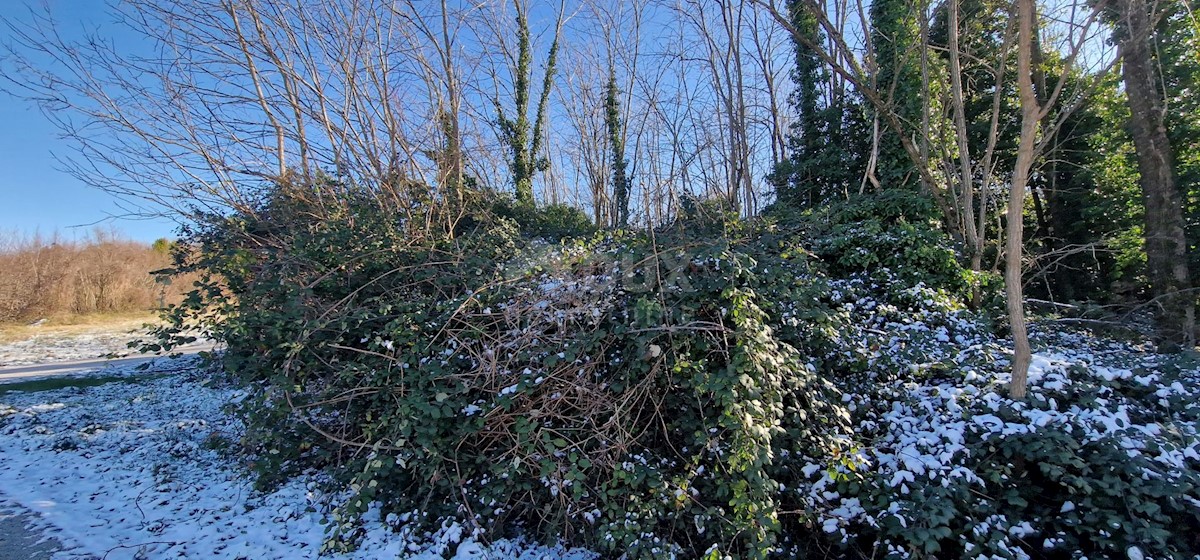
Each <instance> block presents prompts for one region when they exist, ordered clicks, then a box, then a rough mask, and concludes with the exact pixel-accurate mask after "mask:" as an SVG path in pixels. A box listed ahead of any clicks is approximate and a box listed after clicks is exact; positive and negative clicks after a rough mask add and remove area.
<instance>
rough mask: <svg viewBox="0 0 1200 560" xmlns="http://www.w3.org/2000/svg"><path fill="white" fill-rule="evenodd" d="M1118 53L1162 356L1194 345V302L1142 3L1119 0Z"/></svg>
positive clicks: (1149, 19) (1146, 8)
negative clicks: (1164, 353) (1143, 203)
mask: <svg viewBox="0 0 1200 560" xmlns="http://www.w3.org/2000/svg"><path fill="white" fill-rule="evenodd" d="M1118 7H1119V9H1120V18H1121V21H1120V25H1121V26H1123V27H1124V29H1123V30H1121V31H1123V32H1122V33H1121V34H1120V49H1121V58H1122V62H1123V66H1122V68H1123V70H1122V74H1123V78H1124V80H1125V91H1126V97H1127V98H1128V101H1129V133H1130V136H1132V137H1133V146H1134V150H1135V151H1136V152H1137V161H1138V175H1139V178H1138V182H1139V183H1140V184H1141V187H1142V197H1143V199H1144V200H1145V203H1146V230H1145V235H1146V268H1147V274H1148V276H1149V280H1150V286H1151V290H1152V294H1153V296H1154V301H1155V303H1156V306H1155V309H1156V311H1157V321H1155V323H1156V331H1157V332H1156V337H1157V339H1158V343H1159V345H1160V347H1161V348H1162V349H1163V350H1166V351H1178V350H1180V349H1182V348H1185V347H1187V348H1190V347H1192V346H1193V345H1194V342H1195V339H1194V336H1195V334H1194V329H1195V298H1194V297H1193V296H1192V294H1191V292H1190V291H1188V289H1189V288H1190V287H1191V279H1190V278H1189V276H1188V267H1187V262H1188V261H1187V239H1186V238H1185V237H1184V228H1183V224H1184V222H1183V200H1182V198H1181V196H1180V194H1179V189H1178V188H1177V187H1176V185H1175V176H1174V161H1173V157H1172V153H1171V145H1170V141H1169V140H1168V139H1167V128H1166V125H1165V124H1164V122H1163V97H1162V94H1161V92H1159V91H1158V87H1157V80H1156V77H1155V72H1154V60H1153V55H1152V51H1151V44H1150V38H1151V36H1152V33H1153V31H1154V21H1153V18H1152V17H1151V9H1150V6H1148V5H1147V3H1146V0H1122V1H1121V2H1120V3H1119V4H1118Z"/></svg>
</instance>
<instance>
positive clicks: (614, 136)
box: [604, 66, 633, 227]
mask: <svg viewBox="0 0 1200 560" xmlns="http://www.w3.org/2000/svg"><path fill="white" fill-rule="evenodd" d="M604 123H605V125H606V126H607V128H608V144H609V147H610V148H611V149H612V175H613V177H612V180H613V206H614V208H613V212H612V219H613V224H612V225H613V227H625V226H627V225H629V193H630V191H632V190H633V189H632V185H631V184H630V180H629V172H628V170H627V167H628V164H627V162H626V160H625V140H624V139H623V138H622V136H621V102H620V101H619V100H618V99H617V73H616V69H615V68H612V67H611V66H610V67H609V69H608V85H607V86H606V87H605V95H604Z"/></svg>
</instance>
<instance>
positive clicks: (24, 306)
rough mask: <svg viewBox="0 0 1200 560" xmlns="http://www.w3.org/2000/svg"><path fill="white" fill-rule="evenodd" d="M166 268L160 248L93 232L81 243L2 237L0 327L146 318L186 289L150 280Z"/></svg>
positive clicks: (57, 238)
mask: <svg viewBox="0 0 1200 560" xmlns="http://www.w3.org/2000/svg"><path fill="white" fill-rule="evenodd" d="M169 264H170V256H169V255H168V254H167V251H166V250H165V247H163V246H160V247H153V246H150V245H147V244H144V243H138V242H135V241H129V240H127V239H123V238H122V237H121V236H120V235H118V234H116V233H114V232H112V231H105V230H97V231H95V232H93V233H92V235H90V236H88V237H87V238H85V239H83V240H81V241H72V240H66V239H63V238H62V237H61V236H59V235H57V234H56V235H52V236H48V237H47V236H42V235H32V236H28V235H19V234H7V235H5V234H0V325H4V324H22V323H31V322H34V321H38V320H45V321H46V324H48V325H55V324H57V325H60V326H68V325H75V326H80V325H86V324H88V323H95V322H99V323H109V322H111V320H112V319H113V318H115V317H120V316H122V315H137V316H141V317H145V316H147V315H148V314H149V312H150V311H151V310H153V309H155V308H157V307H159V306H160V305H162V304H163V303H170V302H172V301H176V300H177V299H178V298H179V294H180V287H181V286H183V285H185V284H184V283H181V282H176V283H174V284H173V285H167V284H164V283H160V282H159V280H158V279H156V278H155V277H154V276H153V275H152V274H150V273H151V272H152V271H155V270H159V269H162V268H165V267H166V266H168V265H169ZM4 330H5V331H9V330H11V329H10V328H4Z"/></svg>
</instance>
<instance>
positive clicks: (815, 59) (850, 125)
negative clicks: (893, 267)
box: [768, 0, 868, 208]
mask: <svg viewBox="0 0 1200 560" xmlns="http://www.w3.org/2000/svg"><path fill="white" fill-rule="evenodd" d="M788 9H789V11H790V15H791V19H792V25H793V26H795V28H796V29H797V30H799V31H800V32H801V33H802V34H803V35H805V36H807V37H809V38H810V40H811V41H813V42H814V43H815V42H817V41H820V40H821V33H820V30H819V29H818V25H817V20H816V18H815V17H814V15H813V14H812V12H811V11H810V10H809V9H808V7H806V5H805V3H804V2H802V1H800V0H790V1H789V2H788ZM792 45H793V49H794V51H793V53H794V56H795V66H794V67H793V69H792V73H791V77H792V82H793V83H794V84H795V89H794V90H793V92H792V94H791V96H790V98H789V102H790V104H791V106H792V109H793V111H794V116H795V121H794V122H793V123H792V125H791V130H790V132H789V134H788V139H787V140H788V158H787V159H786V160H784V161H782V162H780V163H779V164H778V165H777V166H776V167H775V169H774V170H773V171H772V173H771V175H770V176H769V177H768V181H769V182H770V183H771V185H772V186H773V187H774V188H775V193H776V198H777V200H778V201H779V202H782V203H785V204H789V205H793V206H797V207H801V208H811V207H814V206H817V205H820V204H822V203H823V202H827V201H829V200H831V199H833V198H844V197H845V196H846V195H847V193H848V192H849V191H850V190H851V189H852V188H853V189H857V186H855V183H856V182H857V181H858V180H859V179H860V178H861V174H860V170H861V169H862V166H863V165H865V161H866V157H867V155H868V154H867V145H866V143H865V141H866V140H867V139H866V138H865V136H866V132H865V130H864V123H863V119H862V111H861V105H860V104H859V103H857V102H856V100H855V99H854V98H853V97H852V96H851V94H849V93H848V92H847V93H846V94H845V95H834V94H833V92H824V91H823V86H824V85H825V84H828V83H829V72H828V70H827V68H826V67H825V63H824V62H823V61H822V60H821V58H820V57H819V56H818V55H817V53H816V52H814V51H813V50H812V49H811V48H810V47H808V46H806V45H805V44H804V43H803V42H801V41H799V40H797V39H796V38H795V37H793V40H792Z"/></svg>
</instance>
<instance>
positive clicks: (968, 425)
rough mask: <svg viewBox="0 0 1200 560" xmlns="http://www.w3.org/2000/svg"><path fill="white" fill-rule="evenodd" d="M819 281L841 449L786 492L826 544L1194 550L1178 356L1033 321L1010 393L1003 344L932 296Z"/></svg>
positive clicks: (1054, 552)
mask: <svg viewBox="0 0 1200 560" xmlns="http://www.w3.org/2000/svg"><path fill="white" fill-rule="evenodd" d="M834 285H835V293H837V294H840V295H841V301H842V302H843V304H842V308H843V309H844V310H846V313H847V314H848V315H849V316H850V317H851V320H849V321H847V322H846V325H847V326H850V327H851V328H850V329H848V330H844V331H843V333H842V337H841V339H840V348H841V355H840V356H839V359H841V360H843V363H847V364H850V363H857V364H859V367H858V368H856V371H854V373H853V375H852V376H851V377H850V378H848V379H845V380H843V382H842V383H841V384H840V385H841V386H842V387H843V388H844V389H845V391H846V393H845V394H844V396H843V399H844V400H845V402H846V403H847V405H848V406H849V407H850V408H851V409H852V411H853V412H852V414H853V417H854V426H855V429H854V432H855V437H854V442H855V443H854V445H853V448H854V449H855V453H854V455H853V456H852V457H850V458H849V459H846V458H842V457H823V458H808V460H809V462H808V463H806V464H805V465H804V466H803V467H802V469H803V472H804V473H805V475H806V478H807V479H806V483H805V484H801V485H799V486H797V487H796V488H795V489H794V491H795V492H797V493H798V494H802V495H804V496H805V500H806V504H807V505H808V507H809V508H811V511H812V512H814V513H815V517H814V522H815V524H817V525H818V526H819V527H820V530H821V531H823V532H824V533H826V534H827V536H828V538H831V539H832V540H833V541H834V547H835V548H834V550H838V551H840V552H839V553H838V554H846V555H857V554H864V555H866V556H871V555H874V556H877V557H878V556H884V557H894V558H924V557H927V556H929V555H935V556H937V557H939V558H948V557H962V558H1046V557H1050V558H1058V557H1062V558H1084V557H1092V558H1096V557H1103V558H1110V557H1124V556H1126V555H1127V554H1129V555H1131V557H1132V555H1133V554H1144V555H1145V557H1148V558H1149V557H1153V558H1185V557H1191V556H1192V555H1193V554H1195V552H1196V551H1197V542H1196V540H1195V538H1196V537H1195V529H1196V528H1197V526H1198V522H1200V501H1198V500H1197V498H1198V497H1200V493H1198V489H1197V484H1198V483H1200V478H1198V477H1197V473H1196V467H1197V465H1198V464H1200V453H1198V451H1200V450H1198V449H1197V445H1198V441H1200V440H1197V438H1196V428H1197V425H1196V420H1197V414H1198V413H1200V408H1198V405H1197V397H1198V396H1200V395H1198V394H1197V393H1198V392H1200V391H1197V382H1198V381H1200V372H1198V371H1197V369H1196V364H1195V363H1194V362H1192V361H1190V360H1189V359H1188V358H1183V357H1175V358H1170V359H1168V358H1165V357H1163V356H1161V355H1157V354H1154V353H1153V352H1152V351H1151V349H1148V348H1147V347H1146V346H1145V345H1138V344H1134V343H1130V342H1114V341H1109V340H1103V339H1097V338H1095V337H1093V336H1091V335H1090V334H1087V333H1084V332H1072V331H1064V330H1061V329H1059V328H1058V327H1055V329H1054V330H1044V329H1041V328H1036V329H1035V340H1036V341H1037V342H1038V343H1039V347H1040V349H1041V350H1040V351H1039V352H1037V353H1036V354H1035V356H1034V362H1033V366H1032V368H1031V371H1030V396H1029V398H1028V399H1027V400H1024V401H1019V402H1018V401H1012V400H1010V399H1008V398H1007V397H1006V396H1005V395H1006V391H1005V388H1006V384H1007V382H1008V375H1007V373H1008V370H1007V368H1008V365H1009V364H1008V361H1007V359H1006V356H1007V355H1009V351H1008V350H1007V349H1006V348H1005V347H1004V346H1002V345H1001V343H1000V341H999V340H997V338H996V337H995V336H994V335H992V334H991V333H989V332H987V331H985V330H982V329H981V328H980V324H979V322H978V321H976V320H974V319H973V318H971V317H970V316H969V315H967V314H965V313H963V312H962V311H960V310H957V309H956V306H955V304H954V302H953V300H951V299H948V298H946V297H945V295H944V294H938V293H937V292H935V291H933V290H929V289H927V288H924V287H923V286H917V287H913V288H901V289H896V288H895V287H894V286H895V285H894V284H891V283H890V282H888V279H887V278H886V277H883V278H877V279H866V278H855V279H851V280H849V281H846V282H835V283H834ZM881 296H883V297H882V298H881ZM1130 551H1133V552H1130Z"/></svg>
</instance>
